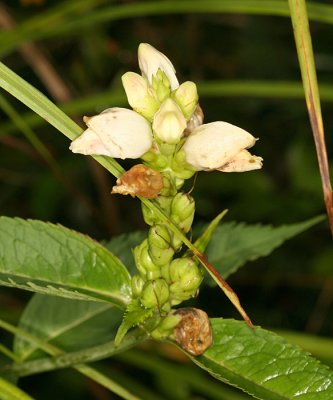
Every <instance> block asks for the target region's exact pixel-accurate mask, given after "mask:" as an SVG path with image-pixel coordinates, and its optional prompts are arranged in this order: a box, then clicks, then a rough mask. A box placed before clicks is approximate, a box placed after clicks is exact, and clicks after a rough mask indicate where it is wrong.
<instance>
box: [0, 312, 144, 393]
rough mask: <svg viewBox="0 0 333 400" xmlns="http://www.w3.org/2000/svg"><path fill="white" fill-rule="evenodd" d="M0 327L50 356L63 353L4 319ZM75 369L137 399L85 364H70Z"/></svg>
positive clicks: (111, 388) (114, 390) (0, 321)
mask: <svg viewBox="0 0 333 400" xmlns="http://www.w3.org/2000/svg"><path fill="white" fill-rule="evenodd" d="M0 328H3V329H5V330H6V331H8V332H11V333H12V334H14V335H17V336H20V337H22V338H24V339H25V340H27V341H29V342H31V343H33V344H34V345H35V346H37V347H39V348H40V349H41V350H43V351H45V352H46V353H48V354H50V355H51V356H60V355H62V354H64V351H63V350H61V349H59V348H58V347H56V346H54V345H52V344H50V343H47V342H45V341H43V340H41V339H39V338H37V337H35V336H34V335H32V334H30V333H29V332H26V331H24V330H23V329H20V328H17V327H15V326H13V325H11V324H9V323H8V322H6V321H3V320H0ZM72 367H73V368H74V369H76V370H77V371H79V372H81V373H82V374H83V375H85V376H87V377H88V378H90V379H92V380H94V381H96V382H98V383H99V384H101V385H102V386H104V387H106V388H107V389H109V390H110V391H112V392H113V393H115V394H117V395H118V396H120V397H122V398H123V399H126V400H139V398H138V397H136V396H134V395H133V394H131V393H130V392H129V391H127V390H126V389H125V388H123V387H122V386H120V385H118V384H117V383H116V382H114V381H113V380H111V379H110V378H108V377H106V376H105V375H103V374H101V373H100V372H98V371H97V370H95V369H93V368H91V367H89V366H87V365H85V364H76V365H73V366H72Z"/></svg>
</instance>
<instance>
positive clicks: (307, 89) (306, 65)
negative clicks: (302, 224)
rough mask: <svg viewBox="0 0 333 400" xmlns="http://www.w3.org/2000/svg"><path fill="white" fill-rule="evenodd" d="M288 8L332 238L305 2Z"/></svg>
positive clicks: (294, 0) (332, 198) (332, 206)
mask: <svg viewBox="0 0 333 400" xmlns="http://www.w3.org/2000/svg"><path fill="white" fill-rule="evenodd" d="M289 8H290V14H291V21H292V24H293V28H294V35H295V42H296V48H297V54H298V60H299V65H300V68H301V73H302V80H303V87H304V93H305V100H306V106H307V109H308V113H309V117H310V122H311V127H312V132H313V137H314V141H315V145H316V151H317V158H318V163H319V170H320V175H321V182H322V187H323V192H324V200H325V205H326V211H327V216H328V220H329V225H330V229H331V234H332V236H333V192H332V186H331V179H330V173H329V166H328V159H327V151H326V145H325V134H324V125H323V118H322V114H321V107H320V95H319V89H318V81H317V74H316V67H315V61H314V55H313V48H312V41H311V34H310V29H309V20H308V15H307V9H306V3H305V0H289Z"/></svg>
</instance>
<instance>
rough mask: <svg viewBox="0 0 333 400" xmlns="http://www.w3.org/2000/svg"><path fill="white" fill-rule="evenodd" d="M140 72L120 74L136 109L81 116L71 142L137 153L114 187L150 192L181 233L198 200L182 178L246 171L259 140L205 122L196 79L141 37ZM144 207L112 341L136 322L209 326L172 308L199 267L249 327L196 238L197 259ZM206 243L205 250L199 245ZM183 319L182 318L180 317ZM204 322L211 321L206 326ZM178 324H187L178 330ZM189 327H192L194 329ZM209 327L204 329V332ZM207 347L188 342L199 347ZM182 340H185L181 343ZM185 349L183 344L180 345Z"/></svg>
mask: <svg viewBox="0 0 333 400" xmlns="http://www.w3.org/2000/svg"><path fill="white" fill-rule="evenodd" d="M138 57H139V66H140V69H141V72H142V75H138V74H136V73H134V72H127V73H126V74H124V75H123V77H122V82H123V85H124V89H125V92H126V95H127V98H128V102H129V104H130V105H131V106H132V108H133V110H127V109H121V108H111V109H108V110H105V111H104V112H103V113H101V114H99V115H97V116H94V117H91V118H85V122H86V124H87V126H88V129H87V130H86V131H85V132H84V133H83V134H82V135H81V136H80V137H79V138H78V139H76V140H74V141H73V142H72V144H71V150H72V151H73V152H78V153H82V154H94V155H96V154H97V155H99V154H100V155H107V156H110V157H114V158H122V159H124V158H141V160H142V163H140V164H137V165H135V166H134V167H132V168H131V169H130V170H129V171H127V172H126V173H125V174H124V175H123V176H121V177H120V178H119V179H118V180H117V184H116V186H115V187H114V188H113V190H112V193H118V194H123V195H127V194H130V195H131V196H141V198H146V199H154V201H155V202H156V204H157V205H158V206H159V208H160V209H162V210H163V213H164V214H165V215H166V216H167V217H168V219H169V220H170V221H171V222H172V223H173V224H175V225H176V226H177V227H178V229H179V230H180V231H181V232H182V233H183V234H184V235H186V234H188V233H189V232H190V230H191V228H192V222H193V219H194V213H195V201H194V199H193V197H191V196H190V195H189V194H188V193H185V192H183V191H182V190H181V188H182V186H183V184H184V181H185V180H186V179H189V178H191V177H192V176H193V175H194V174H195V173H196V172H197V171H211V170H218V171H222V172H245V171H250V170H255V169H259V168H261V166H262V158H261V157H257V156H253V155H252V154H251V153H250V152H249V151H248V150H247V149H248V148H249V147H252V146H253V145H254V143H255V142H256V139H255V138H254V137H253V136H252V135H251V134H249V133H248V132H246V131H244V130H243V129H241V128H238V127H236V126H234V125H231V124H228V123H226V122H223V121H217V122H213V123H209V124H203V112H202V110H201V108H200V106H199V103H198V93H197V89H196V85H195V84H194V83H193V82H190V81H188V82H184V83H182V84H181V85H179V83H178V79H177V77H176V74H175V69H174V67H173V65H172V63H171V62H170V60H169V59H168V58H167V57H166V56H165V55H164V54H162V53H161V52H159V51H158V50H156V49H154V48H153V47H152V46H150V45H148V44H146V43H143V44H141V45H140V46H139V51H138ZM142 212H143V217H144V220H145V222H146V223H147V225H148V226H150V228H149V232H148V235H147V238H146V239H145V240H144V241H143V242H142V243H141V244H139V245H138V246H137V247H136V248H134V249H133V256H134V260H135V264H136V267H137V274H135V275H134V276H133V277H132V301H131V303H130V304H129V306H128V309H127V312H126V314H125V316H124V320H123V323H122V325H121V326H120V328H119V330H118V333H117V337H116V343H120V341H121V340H122V338H123V337H124V335H125V334H126V332H127V331H128V330H129V329H130V328H131V327H133V326H136V325H140V326H141V327H142V328H143V329H144V330H146V331H147V332H149V333H150V334H151V335H152V336H153V337H154V338H158V339H162V338H166V337H171V338H173V339H174V340H176V341H178V342H179V343H180V344H181V345H182V346H183V343H182V342H181V340H180V339H179V338H181V337H183V338H184V337H186V338H188V334H189V332H191V329H189V328H188V321H194V322H192V323H193V324H196V325H197V326H198V327H200V332H201V333H200V332H199V333H195V335H197V336H196V339H194V338H192V339H191V338H188V339H186V340H189V341H190V342H191V343H196V341H197V338H198V337H200V335H201V334H202V332H205V335H206V336H207V335H208V334H209V332H210V328H209V320H208V317H207V314H205V313H204V312H203V311H201V310H196V311H193V310H195V309H192V311H191V312H189V313H187V312H183V311H182V312H178V313H177V312H176V311H175V310H174V309H173V307H175V306H177V305H179V304H180V303H182V302H183V301H186V300H188V299H190V298H191V297H194V296H196V295H197V293H198V290H199V286H200V284H201V282H202V280H203V273H204V269H203V268H202V266H201V265H200V264H202V265H204V266H205V267H206V269H207V270H209V272H210V274H211V275H212V276H213V278H214V279H215V280H216V281H217V283H218V284H219V286H220V287H221V288H222V290H223V291H224V292H225V294H226V295H227V296H228V297H229V299H230V300H231V301H232V302H233V304H234V305H235V306H236V308H237V309H238V310H239V312H240V313H241V315H242V316H243V317H244V319H245V320H246V321H247V322H248V324H249V325H250V326H252V323H251V321H250V319H249V318H248V316H247V314H246V313H245V311H244V310H243V308H242V307H241V305H240V302H239V300H238V297H237V295H236V294H235V293H234V292H233V291H232V289H231V288H230V287H229V285H228V284H227V283H226V282H225V281H224V280H223V279H222V278H221V277H220V276H219V275H218V273H217V272H216V271H215V269H214V268H213V267H212V266H211V265H210V264H209V263H208V262H207V260H205V258H204V257H203V255H202V254H201V253H199V252H198V251H197V250H196V249H195V248H194V246H193V245H191V248H192V249H193V252H194V255H195V256H196V258H194V257H193V256H192V255H189V254H188V253H185V254H184V255H179V252H180V250H181V248H182V244H183V239H182V238H179V236H178V235H177V234H176V233H175V232H174V231H173V230H172V229H171V228H170V226H169V225H168V224H167V223H166V222H165V220H164V219H161V217H160V215H158V214H157V213H156V212H155V211H153V210H152V209H151V208H148V207H147V205H146V204H145V202H143V203H142ZM203 250H204V249H203ZM185 318H186V321H187V322H186V323H185V322H184V321H185ZM207 325H208V327H207ZM182 329H186V334H185V331H183V333H182ZM193 332H194V330H193ZM207 332H208V333H207ZM206 343H207V346H206V347H205V346H203V347H202V346H195V347H196V348H197V349H198V350H197V351H198V353H195V351H196V350H193V349H192V347H191V346H190V347H187V349H189V348H190V349H191V350H188V351H190V352H191V354H194V355H197V354H201V353H202V352H203V351H205V349H206V348H207V347H208V346H209V344H210V343H211V340H210V339H208V340H207V341H206ZM183 347H184V346H183ZM184 348H186V347H184Z"/></svg>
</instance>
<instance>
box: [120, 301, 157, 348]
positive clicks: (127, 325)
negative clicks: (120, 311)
mask: <svg viewBox="0 0 333 400" xmlns="http://www.w3.org/2000/svg"><path fill="white" fill-rule="evenodd" d="M153 311H154V310H153V309H151V308H144V307H143V306H142V305H141V304H140V301H139V300H137V299H136V300H132V302H131V303H130V304H129V305H128V308H127V310H126V313H125V315H124V319H123V322H122V324H121V325H120V327H119V329H118V332H117V335H116V338H115V344H116V345H117V344H119V343H120V342H121V341H122V339H123V338H124V336H125V335H126V333H127V332H128V331H129V330H130V329H131V328H133V327H134V326H136V325H139V324H141V323H142V322H144V321H145V320H146V319H147V318H149V317H151V316H152V314H153Z"/></svg>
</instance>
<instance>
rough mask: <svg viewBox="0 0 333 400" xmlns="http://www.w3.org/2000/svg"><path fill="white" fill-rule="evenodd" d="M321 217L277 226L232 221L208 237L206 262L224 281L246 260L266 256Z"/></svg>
mask: <svg viewBox="0 0 333 400" xmlns="http://www.w3.org/2000/svg"><path fill="white" fill-rule="evenodd" d="M324 218H325V217H324V216H318V217H315V218H312V219H310V220H308V221H304V222H300V223H296V224H291V225H281V226H279V227H272V226H270V225H261V224H258V225H246V224H244V223H235V222H232V223H226V224H222V225H221V226H219V227H217V228H216V230H215V232H214V233H213V235H212V237H211V241H210V243H209V245H208V247H207V251H206V256H207V259H208V261H209V262H210V263H211V264H212V265H213V266H214V267H215V268H216V269H217V271H218V272H219V273H220V274H221V275H222V276H223V278H225V279H226V278H227V277H228V276H229V275H231V274H232V273H233V272H235V271H236V270H237V269H238V268H240V267H241V266H243V265H244V264H245V263H246V262H247V261H253V260H256V259H257V258H259V257H264V256H267V255H268V254H270V253H271V252H272V251H273V250H274V249H276V248H277V247H278V246H280V245H281V244H282V243H283V242H284V241H286V240H288V239H290V238H292V237H293V236H296V235H298V234H299V233H301V232H303V231H305V230H307V229H309V228H310V227H312V226H313V225H316V224H317V223H319V222H320V221H322V220H323V219H324Z"/></svg>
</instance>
